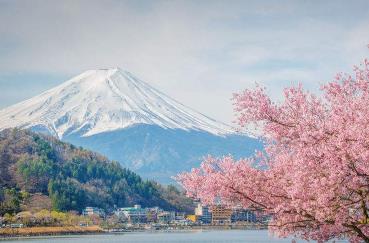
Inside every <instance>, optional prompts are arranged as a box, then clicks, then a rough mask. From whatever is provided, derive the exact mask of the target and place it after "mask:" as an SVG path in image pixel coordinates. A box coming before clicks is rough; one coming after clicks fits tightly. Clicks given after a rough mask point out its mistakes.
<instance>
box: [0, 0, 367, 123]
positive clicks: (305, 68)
mask: <svg viewBox="0 0 369 243" xmlns="http://www.w3.org/2000/svg"><path fill="white" fill-rule="evenodd" d="M368 43H369V1H367V0H363V1H338V0H335V1H333V0H332V1H282V0H279V1H246V0H244V1H110V0H106V1H76V0H73V1H31V0H30V1H17V0H8V1H5V0H0V90H1V91H0V92H1V93H0V108H2V107H5V106H8V105H11V104H13V103H16V102H19V101H21V100H23V99H26V98H30V97H32V96H34V95H36V94H38V93H40V92H42V91H44V90H46V89H48V88H51V87H53V86H55V85H57V84H59V83H61V82H63V81H65V80H66V79H68V78H70V77H72V76H74V75H77V74H79V73H81V72H83V71H85V70H88V69H96V68H105V67H116V66H119V67H121V68H123V69H126V70H129V71H130V72H132V73H134V74H136V75H137V76H138V77H140V78H142V79H143V80H146V81H147V82H148V83H150V84H152V85H153V86H155V87H156V88H158V89H160V90H162V91H163V92H166V93H167V94H169V95H170V96H172V97H173V98H175V99H177V100H179V101H181V102H182V103H184V104H186V105H188V106H190V107H193V108H195V109H196V110H199V111H201V112H203V113H205V114H208V115H210V116H212V117H214V118H216V119H219V120H222V121H225V122H228V123H229V122H230V121H231V120H232V106H231V101H230V97H231V96H232V93H233V92H236V91H241V90H242V89H244V88H248V87H252V86H253V85H254V83H255V81H257V82H259V83H261V84H264V85H265V86H267V88H268V89H269V92H270V94H271V95H272V96H273V97H274V98H275V99H278V98H279V97H280V94H281V90H282V88H283V87H285V86H288V85H290V84H291V83H297V82H301V83H303V84H304V85H305V86H306V87H308V88H309V89H311V90H317V89H318V87H319V84H321V83H324V82H325V81H329V80H331V79H332V77H333V76H334V74H335V73H337V72H339V71H351V69H352V66H353V65H354V64H358V63H359V62H360V61H361V60H362V59H363V58H365V57H369V49H368V48H367V47H366V45H367V44H368Z"/></svg>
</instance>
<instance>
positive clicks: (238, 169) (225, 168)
mask: <svg viewBox="0 0 369 243" xmlns="http://www.w3.org/2000/svg"><path fill="white" fill-rule="evenodd" d="M321 90H322V94H321V95H318V96H317V95H314V94H312V93H310V92H308V91H306V90H304V89H303V87H302V86H301V85H300V86H298V87H291V88H286V89H285V90H284V100H283V102H280V103H275V102H272V101H271V99H270V98H269V97H268V95H267V94H266V90H265V88H263V87H257V88H256V89H253V90H245V91H244V92H242V93H239V94H235V95H234V106H235V111H236V114H237V121H238V123H239V125H240V126H241V127H248V126H249V125H250V124H254V125H256V126H257V127H258V128H260V130H261V135H260V137H261V139H262V140H263V141H264V143H265V150H264V151H262V152H257V153H256V154H255V156H253V157H252V158H247V159H241V160H235V159H233V158H232V157H231V156H225V157H223V158H213V157H208V158H206V159H205V160H204V161H203V163H202V165H201V167H200V168H195V169H192V171H191V172H187V173H182V174H180V175H178V177H177V180H178V181H179V182H180V183H181V184H182V185H183V187H184V188H185V189H186V191H187V194H188V195H189V196H191V197H194V198H198V199H200V200H201V201H202V202H203V203H205V204H212V203H214V202H215V201H216V200H219V199H220V200H221V201H222V203H224V204H226V205H228V206H230V207H231V206H236V205H242V206H243V207H247V208H253V209H255V210H262V211H263V212H264V213H266V214H268V215H271V216H272V219H271V221H270V222H269V229H270V230H271V231H272V232H273V233H275V234H277V235H278V236H280V237H287V236H291V235H292V236H294V237H299V238H303V239H306V240H317V241H318V242H324V241H328V240H330V239H339V238H345V239H349V240H350V241H351V242H369V210H368V209H369V61H368V60H365V61H364V63H363V64H361V65H360V66H357V67H355V68H354V74H353V75H349V74H343V73H340V74H338V75H337V77H336V78H335V80H334V81H332V82H330V83H328V84H326V85H324V86H322V87H321Z"/></svg>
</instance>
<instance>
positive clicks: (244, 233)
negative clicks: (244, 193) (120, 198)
mask: <svg viewBox="0 0 369 243" xmlns="http://www.w3.org/2000/svg"><path fill="white" fill-rule="evenodd" d="M0 241H1V240H0ZM1 242H16V243H32V242H34V243H36V242H37V243H65V242H73V243H104V242H109V243H118V242H119V243H159V242H160V243H241V242H242V243H248V242H250V243H267V242H276V243H280V242H281V243H282V242H289V243H290V242H291V239H277V238H274V237H272V236H270V235H269V233H268V231H266V230H191V231H173V232H135V233H119V234H101V235H78V236H59V237H37V238H27V239H11V240H3V241H1ZM297 242H305V241H300V240H297ZM336 242H344V241H336Z"/></svg>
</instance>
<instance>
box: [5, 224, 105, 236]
mask: <svg viewBox="0 0 369 243" xmlns="http://www.w3.org/2000/svg"><path fill="white" fill-rule="evenodd" d="M100 232H102V229H101V228H100V227H99V226H87V227H80V226H60V227H59V226H56V227H26V228H2V229H0V237H13V236H38V235H63V234H82V233H83V234H85V233H100Z"/></svg>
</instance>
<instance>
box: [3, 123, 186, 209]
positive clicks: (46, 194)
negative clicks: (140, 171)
mask: <svg viewBox="0 0 369 243" xmlns="http://www.w3.org/2000/svg"><path fill="white" fill-rule="evenodd" d="M35 198H36V199H35ZM41 199H42V202H41ZM37 200H40V204H45V205H48V203H47V202H45V200H46V201H48V200H49V201H50V203H49V204H51V207H53V208H54V209H57V210H61V211H69V210H76V211H81V210H82V209H83V208H84V207H86V206H96V207H101V208H104V209H106V210H111V209H113V208H114V207H123V206H128V205H132V204H141V205H143V206H159V207H162V208H164V209H167V210H179V211H190V210H191V208H192V202H191V200H189V199H187V198H186V197H185V196H184V195H183V194H182V193H181V192H180V191H178V189H176V188H175V187H173V186H167V187H163V186H161V185H159V184H157V183H156V182H153V181H147V180H143V179H142V178H141V177H140V176H138V175H137V174H135V173H134V172H132V171H130V170H129V169H126V168H122V166H121V165H120V164H119V163H118V162H114V161H109V160H108V159H107V158H106V157H104V156H102V155H99V154H97V153H94V152H91V151H88V150H85V149H82V148H77V147H75V146H74V145H72V144H68V143H65V142H61V141H60V140H58V139H56V138H54V137H49V136H44V135H39V134H36V133H34V132H31V131H29V130H19V129H6V130H3V131H1V132H0V214H4V213H5V212H16V211H19V210H20V207H22V205H23V207H26V206H27V205H32V204H37Z"/></svg>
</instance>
